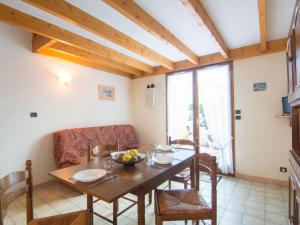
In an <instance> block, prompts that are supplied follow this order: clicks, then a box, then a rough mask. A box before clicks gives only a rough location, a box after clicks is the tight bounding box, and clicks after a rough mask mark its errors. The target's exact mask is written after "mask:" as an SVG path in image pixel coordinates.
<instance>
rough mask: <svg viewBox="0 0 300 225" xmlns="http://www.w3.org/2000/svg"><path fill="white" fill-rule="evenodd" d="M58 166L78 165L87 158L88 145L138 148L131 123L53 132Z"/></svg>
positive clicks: (123, 148)
mask: <svg viewBox="0 0 300 225" xmlns="http://www.w3.org/2000/svg"><path fill="white" fill-rule="evenodd" d="M53 139H54V157H55V162H56V166H57V168H64V167H68V166H71V165H76V164H79V163H80V162H82V161H83V160H85V159H86V156H87V152H88V146H89V145H91V146H97V145H118V146H119V149H120V150H126V149H129V148H136V147H137V146H138V144H137V138H136V133H135V130H134V127H133V126H131V125H113V126H99V127H87V128H75V129H66V130H60V131H57V132H55V133H54V134H53Z"/></svg>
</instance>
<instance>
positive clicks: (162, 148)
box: [156, 145, 172, 151]
mask: <svg viewBox="0 0 300 225" xmlns="http://www.w3.org/2000/svg"><path fill="white" fill-rule="evenodd" d="M156 149H157V150H160V151H172V146H171V145H157V146H156Z"/></svg>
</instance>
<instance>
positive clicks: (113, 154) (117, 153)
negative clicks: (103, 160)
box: [110, 151, 125, 157]
mask: <svg viewBox="0 0 300 225" xmlns="http://www.w3.org/2000/svg"><path fill="white" fill-rule="evenodd" d="M121 153H125V151H119V152H111V153H110V155H111V156H112V157H113V156H115V155H119V154H121Z"/></svg>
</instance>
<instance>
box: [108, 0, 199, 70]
mask: <svg viewBox="0 0 300 225" xmlns="http://www.w3.org/2000/svg"><path fill="white" fill-rule="evenodd" d="M104 2H105V3H107V4H108V5H110V6H111V7H112V8H114V9H115V10H117V11H118V12H120V13H121V14H123V15H124V16H126V17H127V18H128V19H130V20H131V21H133V22H134V23H136V24H137V25H138V26H140V27H142V28H143V29H145V30H146V31H148V32H149V33H151V34H152V35H154V36H155V37H158V38H159V39H161V40H163V41H164V42H167V43H169V44H171V45H172V46H174V47H175V48H177V49H178V50H179V51H181V52H182V53H183V54H184V55H185V56H186V57H187V59H188V60H189V61H190V62H191V63H193V64H198V63H199V57H198V56H197V55H196V54H195V53H194V52H193V51H192V50H191V49H189V48H188V47H187V46H186V45H185V44H184V43H182V42H181V41H180V40H179V39H178V38H176V37H175V36H174V35H173V34H172V33H171V32H170V31H168V30H167V29H166V28H165V27H164V26H162V25H161V24H160V23H159V22H158V21H157V20H155V19H154V18H153V17H152V16H151V15H149V14H148V13H147V12H145V11H144V10H143V9H142V8H141V7H139V6H138V5H137V4H136V3H135V2H134V1H132V0H104Z"/></svg>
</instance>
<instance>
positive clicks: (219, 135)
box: [197, 64, 233, 174]
mask: <svg viewBox="0 0 300 225" xmlns="http://www.w3.org/2000/svg"><path fill="white" fill-rule="evenodd" d="M197 84H198V104H199V105H198V107H199V128H198V129H199V144H200V152H206V153H209V154H210V155H214V156H216V157H217V161H218V166H219V169H220V170H221V171H222V172H223V173H226V174H228V173H233V154H232V153H233V150H232V147H233V146H232V143H233V142H232V140H233V135H232V102H231V99H232V98H231V94H232V93H231V74H230V67H229V65H228V64H225V65H217V66H210V67H206V68H203V69H199V70H197Z"/></svg>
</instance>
